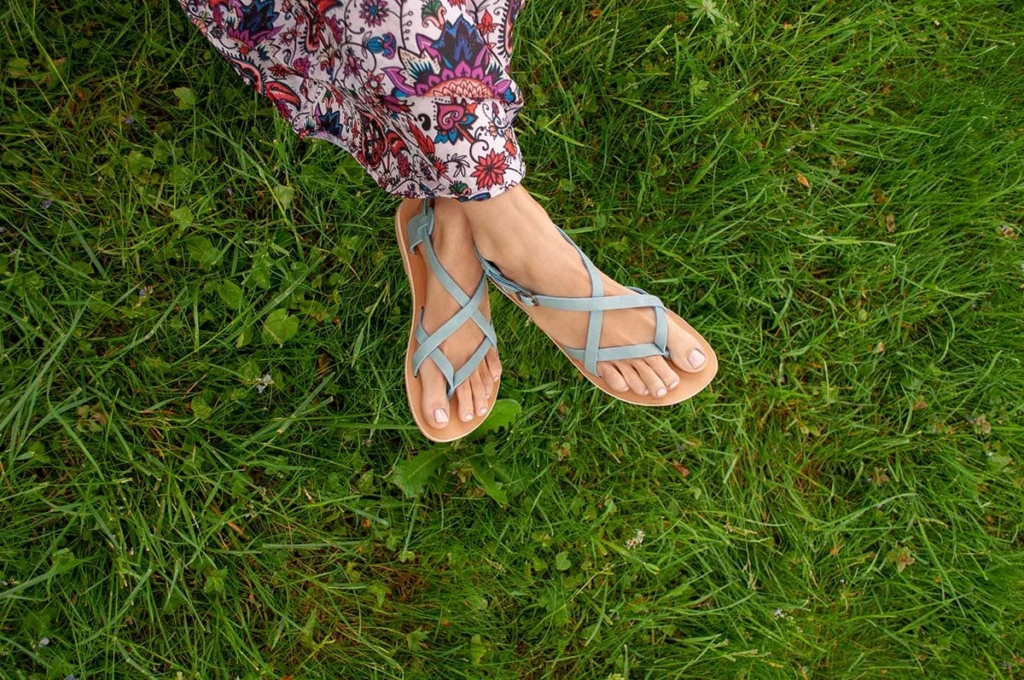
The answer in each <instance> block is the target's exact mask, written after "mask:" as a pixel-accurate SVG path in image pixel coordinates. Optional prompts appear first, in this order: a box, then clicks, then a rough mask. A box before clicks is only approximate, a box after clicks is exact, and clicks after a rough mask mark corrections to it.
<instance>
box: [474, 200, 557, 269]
mask: <svg viewBox="0 0 1024 680" xmlns="http://www.w3.org/2000/svg"><path fill="white" fill-rule="evenodd" d="M462 207H463V212H464V214H465V216H466V218H467V222H468V224H469V227H470V229H471V230H472V234H473V241H474V243H475V244H476V247H477V250H478V251H479V252H480V254H481V255H483V256H484V257H485V258H487V259H490V260H494V261H496V262H500V261H501V260H507V259H510V258H511V259H515V260H518V259H519V257H518V255H520V254H525V253H529V252H530V250H531V249H532V248H534V247H535V246H536V244H537V243H538V241H539V240H540V238H541V237H542V236H543V235H544V233H545V232H546V231H549V230H551V228H552V225H553V224H554V223H553V222H552V221H551V218H550V217H548V214H547V211H546V210H544V208H543V206H541V205H540V204H539V203H537V201H536V200H534V198H533V197H532V196H531V195H530V194H529V193H528V192H527V191H526V190H525V189H524V188H523V187H522V186H521V185H517V186H515V187H512V188H511V189H509V190H508V191H506V192H504V193H502V194H500V195H498V196H495V197H494V198H490V199H487V200H486V201H476V202H471V203H463V204H462Z"/></svg>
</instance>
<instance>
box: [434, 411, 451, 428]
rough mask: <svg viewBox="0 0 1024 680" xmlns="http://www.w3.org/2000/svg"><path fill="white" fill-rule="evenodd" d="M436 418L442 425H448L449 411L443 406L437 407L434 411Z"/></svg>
mask: <svg viewBox="0 0 1024 680" xmlns="http://www.w3.org/2000/svg"><path fill="white" fill-rule="evenodd" d="M434 420H436V421H437V422H438V423H440V424H441V425H447V424H448V412H447V411H445V410H444V409H443V408H439V409H437V410H436V411H434Z"/></svg>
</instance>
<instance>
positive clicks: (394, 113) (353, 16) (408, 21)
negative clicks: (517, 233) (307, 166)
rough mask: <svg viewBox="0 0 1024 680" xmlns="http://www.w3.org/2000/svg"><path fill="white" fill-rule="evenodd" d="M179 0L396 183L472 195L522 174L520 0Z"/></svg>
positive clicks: (268, 82)
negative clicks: (515, 48)
mask: <svg viewBox="0 0 1024 680" xmlns="http://www.w3.org/2000/svg"><path fill="white" fill-rule="evenodd" d="M179 1H180V2H181V5H182V7H183V8H184V9H185V12H186V13H187V14H188V16H189V18H190V19H191V20H192V22H193V23H194V24H195V25H196V26H197V27H198V28H199V30H200V31H201V32H202V33H203V35H205V36H206V37H207V38H208V39H209V40H210V42H211V43H213V46H214V47H215V48H216V49H217V51H219V52H220V53H221V54H223V55H224V56H225V57H226V58H227V59H228V61H229V62H230V63H231V65H232V66H233V67H234V69H235V70H236V71H237V72H238V73H239V74H241V76H242V77H243V78H244V79H245V80H246V82H248V83H249V85H250V86H252V87H254V88H255V89H256V90H257V91H258V92H260V93H261V94H263V95H265V96H266V97H268V98H269V99H270V101H271V102H273V103H274V105H275V106H276V107H277V110H278V111H279V112H280V113H281V115H282V116H284V117H285V118H286V119H287V120H288V122H289V123H291V125H292V127H293V128H294V129H295V130H296V132H298V133H299V135H300V136H302V137H316V138H320V139H326V140H328V141H331V142H334V143H335V144H338V145H340V146H341V147H343V148H345V149H346V150H348V151H349V152H350V153H351V154H352V155H353V156H355V158H356V160H358V161H359V163H360V164H361V165H362V166H363V167H364V168H366V171H367V172H368V173H369V174H370V176H372V177H373V179H374V180H375V181H376V182H377V183H378V184H379V185H380V186H381V187H383V188H384V189H385V190H387V191H388V192H390V193H392V194H397V195H401V196H409V197H413V198H429V197H454V198H459V199H462V200H469V199H478V198H488V197H491V196H495V195H497V194H500V193H501V192H502V191H504V190H506V189H508V188H510V187H512V186H515V185H516V184H518V183H519V182H521V181H522V179H523V173H524V165H523V159H522V154H521V152H520V150H519V146H518V144H517V143H516V138H515V133H514V132H513V130H512V121H513V119H514V118H515V116H516V113H517V112H518V111H519V109H520V107H521V106H522V103H523V99H522V94H521V92H520V90H519V87H518V86H517V85H516V84H515V82H513V81H512V79H511V78H510V77H509V72H508V70H509V59H510V57H511V54H512V27H513V24H514V23H515V19H516V15H517V14H518V13H519V9H520V7H521V6H522V0H179Z"/></svg>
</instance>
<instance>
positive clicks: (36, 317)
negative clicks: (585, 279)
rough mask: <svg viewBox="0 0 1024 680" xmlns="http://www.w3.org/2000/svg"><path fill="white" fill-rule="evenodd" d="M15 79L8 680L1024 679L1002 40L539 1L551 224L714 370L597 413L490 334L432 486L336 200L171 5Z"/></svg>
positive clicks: (562, 368)
mask: <svg viewBox="0 0 1024 680" xmlns="http://www.w3.org/2000/svg"><path fill="white" fill-rule="evenodd" d="M0 38H2V39H0V69H2V70H0V97H2V99H0V109H2V111H3V115H2V117H0V131H2V132H0V134H2V151H0V227H2V228H3V231H2V232H0V282H2V286H3V287H2V291H0V439H2V441H3V445H2V452H3V453H2V458H0V487H2V489H3V497H2V499H0V526H2V527H3V531H2V532H0V678H4V679H5V680H6V679H7V678H11V679H19V680H21V679H27V678H66V677H68V676H71V675H73V676H75V677H77V678H79V679H80V680H85V679H89V680H92V679H93V678H139V677H153V678H217V677H224V678H235V677H238V678H291V677H294V678H336V677H345V678H402V677H405V678H423V677H443V678H485V677H488V678H596V679H598V680H605V679H610V678H620V677H621V678H659V679H660V678H691V677H700V678H735V677H749V678H812V677H814V678H830V677H844V678H845V677H849V678H877V677H883V676H884V677H907V676H918V675H928V676H931V677H949V678H1019V677H1024V632H1022V631H1024V550H1022V548H1024V545H1022V535H1021V527H1022V526H1024V501H1022V499H1024V469H1022V463H1024V451H1022V447H1021V444H1020V442H1021V440H1022V437H1021V435H1022V425H1021V423H1022V396H1024V371H1022V370H1021V365H1020V361H1021V356H1022V349H1024V341H1022V340H1021V338H1022V331H1024V328H1022V326H1024V323H1022V321H1024V304H1022V302H1024V299H1022V286H1024V271H1022V264H1024V254H1022V251H1021V240H1020V239H1018V238H1017V235H1018V233H1020V231H1021V229H1022V228H1024V165H1022V164H1021V161H1020V159H1021V158H1022V157H1024V135H1022V133H1024V113H1022V111H1024V94H1022V93H1024V18H1022V16H1021V13H1020V12H1019V8H1018V7H1017V3H1013V2H992V1H991V0H985V1H982V0H961V1H959V2H954V1H953V0H936V1H935V2H930V3H902V2H901V3H887V2H875V1H872V2H859V3H855V2H824V1H822V2H799V3H798V2H787V1H785V0H772V1H771V2H755V1H753V0H732V1H730V2H725V1H720V2H717V3H711V2H703V3H695V2H687V3H685V4H682V3H679V2H678V1H675V0H672V1H670V0H635V1H630V2H625V1H621V0H605V1H602V2H591V3H588V4H586V5H585V6H582V5H580V3H577V2H570V1H569V0H550V1H549V2H543V3H536V4H535V6H533V5H530V4H529V3H528V6H527V8H526V10H525V12H524V14H523V16H522V18H521V20H520V24H519V34H518V38H517V55H516V59H517V62H516V68H517V69H518V70H517V74H516V75H517V79H518V81H519V82H520V83H521V84H522V85H523V88H524V90H525V93H526V96H527V100H528V106H527V109H526V110H525V111H524V113H523V115H522V116H521V119H520V124H519V130H520V138H521V141H522V143H523V146H524V149H525V153H526V157H527V159H528V161H529V167H530V187H531V189H532V190H533V191H535V192H536V193H537V195H538V196H540V197H541V198H542V200H543V202H544V203H545V204H546V206H547V207H548V209H549V211H550V212H551V213H552V214H553V215H556V216H558V217H559V219H561V221H562V224H563V226H565V227H566V228H567V229H569V230H570V231H572V232H573V233H574V234H575V235H576V236H577V238H578V240H579V241H580V242H581V244H582V245H583V247H584V248H585V249H587V250H588V251H589V252H590V253H591V254H592V255H593V257H594V259H595V261H596V262H597V264H598V265H599V266H601V267H603V268H604V269H605V270H606V271H608V272H609V273H611V274H612V275H615V276H618V277H621V278H622V279H624V280H627V281H629V282H631V283H634V284H637V285H644V286H645V287H647V288H648V289H649V290H651V291H652V292H654V293H656V294H658V295H660V296H662V297H663V299H665V300H666V302H667V303H669V304H670V306H671V307H673V308H675V309H677V310H679V311H680V312H681V313H682V314H684V316H686V317H687V318H688V319H689V320H690V321H691V322H692V323H693V324H694V325H695V326H696V327H697V328H699V329H701V330H702V332H704V333H705V335H706V336H707V337H708V338H709V340H710V341H711V342H712V344H713V345H715V346H716V347H717V348H718V350H719V354H720V358H721V360H722V370H721V373H720V376H719V378H718V379H717V380H716V381H715V383H714V384H713V386H712V387H711V388H710V389H709V390H708V391H706V392H705V393H703V394H701V395H700V396H698V397H697V398H695V399H694V400H692V401H691V402H687V404H686V405H684V406H683V407H681V408H677V409H674V410H672V411H668V412H665V411H657V412H655V411H644V410H640V409H636V408H632V407H629V406H626V405H623V404H619V403H614V402H612V401H610V400H608V399H606V398H605V397H603V396H602V395H600V394H599V393H595V391H594V390H593V389H592V388H590V387H589V385H588V384H587V383H586V382H585V381H583V380H582V379H581V378H579V377H578V376H576V375H574V373H573V371H572V370H570V368H569V367H568V365H567V364H566V363H565V361H564V359H563V358H562V357H561V355H560V354H559V353H558V352H557V351H555V350H554V348H551V347H550V346H549V345H548V342H547V340H546V338H543V337H542V336H541V335H540V334H538V333H537V332H536V331H535V329H533V328H530V327H529V325H528V324H527V323H526V322H525V321H524V319H523V318H522V316H521V315H518V314H516V310H514V309H513V308H511V306H510V305H508V304H507V303H504V302H503V301H498V300H496V310H495V315H496V320H497V327H498V331H499V336H500V339H501V340H502V347H503V359H504V365H505V371H506V372H505V376H506V379H505V380H504V381H503V397H504V398H506V399H508V400H509V402H508V403H507V404H506V406H507V407H508V408H509V409H510V414H513V415H514V419H513V422H512V424H511V426H510V429H509V430H508V431H504V430H503V431H499V432H491V433H487V434H485V435H483V436H481V437H479V438H477V439H474V440H471V441H466V442H462V443H460V444H456V445H452V446H444V447H430V446H428V443H427V442H426V441H425V440H423V439H422V438H421V437H420V436H419V435H418V433H417V431H416V430H415V428H414V426H413V424H412V420H411V418H410V416H409V414H408V411H407V406H406V403H405V396H404V391H403V388H402V383H401V380H402V378H401V375H402V373H401V362H402V357H401V355H400V352H398V351H396V347H401V346H403V342H404V341H403V338H404V336H405V333H406V332H407V328H406V324H407V315H408V310H407V305H408V298H407V288H406V285H407V284H406V283H405V281H404V277H403V275H402V270H401V267H400V266H398V264H397V261H398V260H397V254H396V253H395V252H394V243H393V236H391V232H390V231H389V227H388V225H389V224H390V219H391V215H392V214H393V209H394V205H395V201H394V200H393V199H392V198H390V197H388V196H386V195H384V194H382V193H381V192H379V191H378V190H376V189H375V187H373V186H372V185H371V183H370V182H369V181H368V180H367V179H366V178H365V177H364V176H363V175H362V173H361V170H360V169H359V168H358V166H357V165H356V164H355V163H354V161H352V160H350V159H348V158H347V157H346V156H345V154H344V153H343V152H341V151H340V150H339V149H336V148H334V147H332V146H330V145H328V144H324V143H307V142H301V141H299V140H297V139H296V138H295V136H294V135H293V134H292V133H291V131H290V129H289V128H288V127H287V125H286V124H284V123H283V122H282V121H281V120H279V119H278V118H277V117H276V113H275V112H274V111H273V109H272V108H271V107H270V106H268V105H267V104H265V103H264V102H262V101H260V100H258V99H257V98H256V97H255V96H254V95H252V94H251V93H250V92H248V91H247V90H245V89H244V88H243V87H242V85H241V83H240V81H239V80H238V79H237V78H236V77H235V76H234V75H233V74H232V73H231V72H230V70H229V69H228V68H227V66H226V65H225V64H224V63H223V62H222V60H221V59H220V58H219V57H218V56H217V55H216V54H215V53H213V51H212V50H211V49H210V48H209V47H208V46H207V45H206V44H205V43H204V42H203V40H202V39H201V38H200V37H199V36H198V35H196V34H195V32H194V31H192V30H191V29H190V28H189V27H188V25H187V24H186V21H185V19H184V17H183V15H182V13H181V12H180V10H179V9H178V8H177V6H176V4H175V3H173V2H163V1H161V2H154V1H152V0H148V1H146V2H135V3H129V2H109V3H103V4H102V5H101V4H100V3H96V2H69V3H63V4H60V5H55V4H52V3H50V4H40V3H33V2H29V1H28V0H13V1H12V2H11V3H7V4H5V5H4V7H3V8H2V9H0ZM275 313H276V315H275ZM272 315H274V316H273V317H272ZM289 319H294V320H297V322H298V330H297V333H296V334H295V335H294V336H293V337H290V338H288V340H287V341H286V342H284V343H283V344H281V345H280V346H279V345H278V344H277V343H275V342H273V338H272V337H265V328H266V326H267V323H268V320H270V323H271V326H272V328H271V330H274V329H275V328H277V326H275V324H285V325H287V324H288V323H293V322H291V321H289ZM277 330H280V329H279V328H277ZM267 374H269V376H270V380H272V383H273V384H270V385H269V386H266V387H265V388H264V389H262V390H259V389H257V387H259V386H262V384H263V378H262V377H263V376H264V375H267ZM517 407H518V409H519V412H518V413H517V414H516V409H517ZM410 459H414V460H416V461H420V462H422V461H424V460H427V461H430V460H432V461H434V462H435V463H436V464H438V465H439V469H438V471H437V472H436V473H435V474H434V475H432V476H429V477H428V478H424V479H419V480H418V481H419V482H422V484H423V490H422V493H420V494H418V495H415V496H406V495H405V494H403V492H402V491H401V490H400V489H399V488H398V487H397V486H396V484H395V481H396V476H397V477H398V480H399V481H401V479H402V474H405V473H408V470H409V468H410V463H408V462H405V461H409V460H410ZM396 466H397V467H396ZM500 501H507V502H500ZM640 532H642V534H641V533H640ZM641 536H642V542H641V541H640V537H641ZM638 543H639V544H638ZM627 544H628V545H629V546H630V547H627Z"/></svg>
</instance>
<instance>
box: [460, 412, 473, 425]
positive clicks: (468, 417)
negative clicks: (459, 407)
mask: <svg viewBox="0 0 1024 680" xmlns="http://www.w3.org/2000/svg"><path fill="white" fill-rule="evenodd" d="M462 420H463V422H467V423H468V422H469V421H471V420H473V414H472V413H463V414H462Z"/></svg>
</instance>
